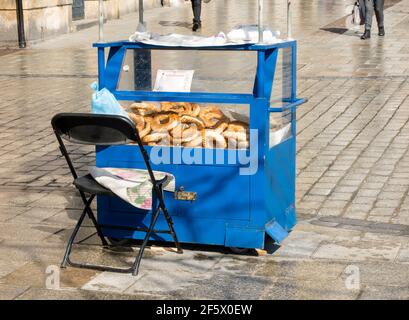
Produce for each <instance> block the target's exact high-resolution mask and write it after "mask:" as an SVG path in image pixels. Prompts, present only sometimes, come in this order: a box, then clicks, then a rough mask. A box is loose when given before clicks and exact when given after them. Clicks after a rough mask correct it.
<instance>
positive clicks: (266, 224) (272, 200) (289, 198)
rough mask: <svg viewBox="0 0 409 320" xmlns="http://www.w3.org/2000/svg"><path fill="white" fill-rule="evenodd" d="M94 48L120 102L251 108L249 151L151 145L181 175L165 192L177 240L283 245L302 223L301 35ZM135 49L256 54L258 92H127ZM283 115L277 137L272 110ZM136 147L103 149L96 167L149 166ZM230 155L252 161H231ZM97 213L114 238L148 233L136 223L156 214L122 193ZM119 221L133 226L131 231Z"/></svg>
mask: <svg viewBox="0 0 409 320" xmlns="http://www.w3.org/2000/svg"><path fill="white" fill-rule="evenodd" d="M94 47H96V48H97V49H98V71H99V86H100V88H107V89H109V90H110V91H111V92H112V93H113V94H114V95H115V97H116V98H117V99H118V100H119V101H132V102H134V101H151V102H164V101H166V102H182V101H183V102H191V103H197V104H200V105H202V104H218V105H231V106H241V107H243V106H244V107H245V108H248V114H249V128H250V147H249V148H248V149H239V150H228V149H206V148H199V149H198V148H195V150H189V149H193V148H183V147H163V146H162V147H155V146H153V147H150V146H146V148H147V151H148V153H150V154H152V153H155V152H156V153H157V154H159V153H162V154H166V155H167V159H168V161H165V162H164V163H157V164H154V166H153V169H154V170H159V171H166V172H169V173H172V174H173V175H174V176H175V178H176V192H175V193H169V192H166V196H165V200H166V203H167V206H168V209H169V212H170V213H171V215H172V218H173V220H174V223H175V225H174V227H175V230H176V233H177V235H178V238H179V241H180V242H182V243H195V244H206V245H221V246H226V247H233V248H264V247H265V243H266V237H267V236H269V237H271V238H272V239H273V240H274V241H275V242H277V243H280V242H281V241H282V240H283V239H284V238H285V237H286V236H287V235H288V232H289V231H290V230H291V229H292V228H293V227H294V225H295V223H296V210H295V180H296V109H297V106H299V105H300V104H302V103H303V102H304V101H303V99H298V98H297V96H296V52H297V44H296V41H294V40H283V41H280V42H277V43H274V44H269V45H263V44H240V45H230V46H217V47H165V46H157V45H148V44H144V43H139V42H129V41H121V42H111V43H96V44H94ZM137 50H145V51H146V50H151V51H152V52H154V51H158V50H159V51H163V50H171V51H173V52H176V54H177V53H178V52H184V51H187V50H188V51H193V52H203V51H206V52H210V51H211V52H213V53H215V54H217V53H220V52H226V51H228V52H235V53H245V52H252V53H254V54H255V55H256V70H255V72H254V88H253V91H252V92H249V93H226V92H156V91H151V90H148V91H146V90H137V89H135V90H131V89H129V90H123V89H122V88H120V87H119V82H120V78H121V73H122V72H123V69H124V58H125V55H126V53H127V52H129V51H137ZM107 51H108V52H107ZM280 52H284V54H283V55H282V56H283V57H284V58H283V61H284V62H283V66H284V67H283V70H285V72H284V71H283V72H281V73H280V72H277V70H276V63H277V59H278V56H279V53H280ZM106 53H107V54H106ZM275 78H280V82H281V85H282V90H281V94H280V96H279V97H278V98H277V99H276V98H275V97H273V96H272V92H273V85H274V84H275ZM283 83H285V85H283ZM277 115H279V116H280V117H281V118H285V119H286V120H287V126H286V129H287V133H286V134H285V135H281V136H280V139H278V140H277V139H276V137H275V136H274V130H273V129H274V128H273V126H272V124H271V122H272V120H271V119H272V116H277ZM281 130H283V129H281ZM273 140H274V141H273ZM135 148H137V146H136V145H126V146H110V147H98V148H97V150H96V165H97V166H98V167H117V168H143V167H144V164H143V160H142V158H141V157H140V155H139V153H138V152H137V150H136V149H135ZM159 149H160V150H159ZM190 152H196V157H195V159H196V160H197V161H185V160H184V157H180V155H181V154H184V153H185V154H186V153H190ZM178 155H179V156H178ZM232 157H233V158H234V159H248V161H247V162H240V161H231V159H232ZM216 158H217V159H216ZM209 159H210V160H209ZM97 212H98V220H99V222H100V223H101V224H102V225H104V228H103V232H104V234H105V236H107V237H110V238H120V239H142V238H143V236H144V233H143V232H139V231H138V230H137V229H138V228H140V227H146V226H147V225H149V222H150V219H151V217H150V215H146V212H139V211H138V209H136V208H135V207H133V206H131V205H129V204H127V203H125V202H124V201H122V200H120V199H119V198H117V197H111V198H110V197H103V196H100V197H98V203H97ZM162 218H163V217H162ZM160 219H161V218H160ZM160 219H159V221H158V224H157V228H158V229H166V228H167V227H166V226H167V224H166V221H165V219H164V218H163V220H160ZM115 226H128V227H129V229H127V230H123V229H118V228H115ZM152 240H160V241H172V239H171V237H170V235H167V234H160V233H157V234H154V235H153V236H152Z"/></svg>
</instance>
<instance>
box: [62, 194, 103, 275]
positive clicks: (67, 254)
mask: <svg viewBox="0 0 409 320" xmlns="http://www.w3.org/2000/svg"><path fill="white" fill-rule="evenodd" d="M94 197H95V195H92V196H91V197H90V198H89V199H88V201H87V203H86V205H85V208H84V210H83V211H82V214H81V216H80V218H79V219H78V222H77V224H76V226H75V228H74V231H73V232H72V234H71V236H70V240H69V241H68V245H67V249H66V250H65V254H64V259H63V261H62V263H61V268H65V267H66V266H67V264H69V261H70V254H71V250H72V245H73V244H74V240H75V237H76V236H77V233H78V231H79V230H80V228H81V225H82V223H83V222H84V218H85V215H87V213H88V209H89V206H90V205H91V203H92V201H93V200H94Z"/></svg>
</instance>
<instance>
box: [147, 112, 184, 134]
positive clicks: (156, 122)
mask: <svg viewBox="0 0 409 320" xmlns="http://www.w3.org/2000/svg"><path fill="white" fill-rule="evenodd" d="M178 123H179V116H178V115H176V114H174V113H170V112H169V113H158V114H155V115H153V117H152V120H151V122H150V125H151V127H152V130H153V131H154V132H168V131H170V130H172V129H174V128H175V127H176V126H177V125H178Z"/></svg>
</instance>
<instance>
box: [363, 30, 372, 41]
mask: <svg viewBox="0 0 409 320" xmlns="http://www.w3.org/2000/svg"><path fill="white" fill-rule="evenodd" d="M370 38H371V30H365V32H364V34H363V35H362V36H361V39H362V40H366V39H370Z"/></svg>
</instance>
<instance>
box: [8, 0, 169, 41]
mask: <svg viewBox="0 0 409 320" xmlns="http://www.w3.org/2000/svg"><path fill="white" fill-rule="evenodd" d="M72 2H73V1H72V0H23V9H24V25H25V35H26V40H27V42H33V41H41V40H44V39H47V38H51V37H53V36H56V35H58V34H63V33H68V32H70V31H71V30H73V28H72ZM138 3H139V0H104V8H105V17H106V18H107V19H118V18H120V17H121V16H122V15H124V14H127V13H130V12H135V11H137V10H138ZM144 3H145V9H149V8H152V7H159V6H161V0H144ZM84 5H85V19H89V20H92V19H97V18H98V0H85V1H84ZM17 42H18V34H17V18H16V1H15V0H0V46H4V45H6V46H17Z"/></svg>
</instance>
